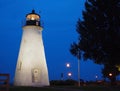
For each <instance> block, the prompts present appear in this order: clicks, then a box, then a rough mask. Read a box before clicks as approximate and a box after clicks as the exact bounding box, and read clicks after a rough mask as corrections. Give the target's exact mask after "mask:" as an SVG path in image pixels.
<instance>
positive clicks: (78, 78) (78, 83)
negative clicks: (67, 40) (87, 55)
mask: <svg viewBox="0 0 120 91" xmlns="http://www.w3.org/2000/svg"><path fill="white" fill-rule="evenodd" d="M78 86H79V87H80V54H79V50H78Z"/></svg>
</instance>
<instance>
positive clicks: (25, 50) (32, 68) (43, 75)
mask: <svg viewBox="0 0 120 91" xmlns="http://www.w3.org/2000/svg"><path fill="white" fill-rule="evenodd" d="M14 85H16V86H39V87H40V86H48V85H49V78H48V69H47V64H46V58H45V53H44V45H43V41H42V27H40V26H35V25H26V26H24V27H23V36H22V40H21V46H20V51H19V56H18V61H17V65H16V72H15V78H14Z"/></svg>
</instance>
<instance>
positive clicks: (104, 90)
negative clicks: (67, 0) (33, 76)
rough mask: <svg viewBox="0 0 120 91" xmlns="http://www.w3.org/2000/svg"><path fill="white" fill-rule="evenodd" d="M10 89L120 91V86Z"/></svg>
mask: <svg viewBox="0 0 120 91" xmlns="http://www.w3.org/2000/svg"><path fill="white" fill-rule="evenodd" d="M10 91H120V87H119V86H116V87H105V86H84V87H75V86H72V87H70V86H54V87H10Z"/></svg>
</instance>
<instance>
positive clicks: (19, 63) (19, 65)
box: [17, 61, 22, 70]
mask: <svg viewBox="0 0 120 91" xmlns="http://www.w3.org/2000/svg"><path fill="white" fill-rule="evenodd" d="M21 66H22V62H21V61H20V62H18V66H17V69H18V70H21Z"/></svg>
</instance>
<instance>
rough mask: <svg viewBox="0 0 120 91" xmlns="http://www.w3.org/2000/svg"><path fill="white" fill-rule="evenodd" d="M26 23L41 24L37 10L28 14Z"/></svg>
mask: <svg viewBox="0 0 120 91" xmlns="http://www.w3.org/2000/svg"><path fill="white" fill-rule="evenodd" d="M26 25H35V26H40V15H38V14H37V13H35V10H32V13H29V14H27V15H26Z"/></svg>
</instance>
